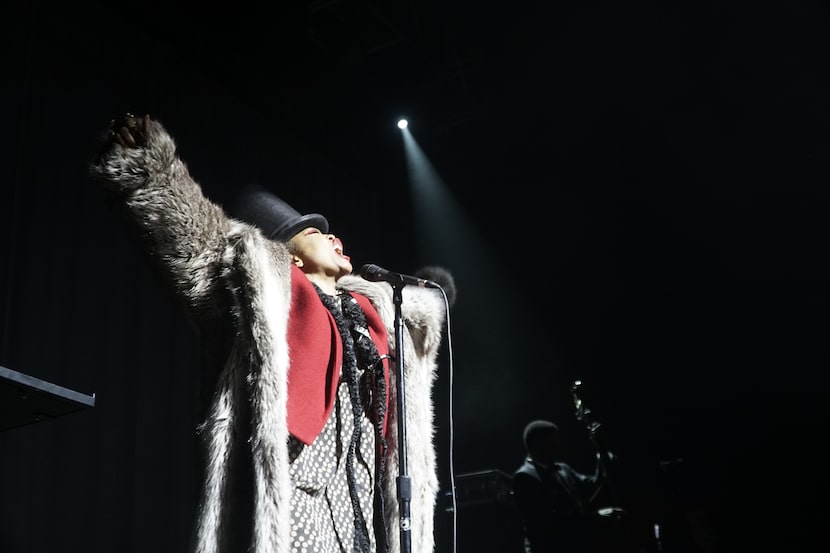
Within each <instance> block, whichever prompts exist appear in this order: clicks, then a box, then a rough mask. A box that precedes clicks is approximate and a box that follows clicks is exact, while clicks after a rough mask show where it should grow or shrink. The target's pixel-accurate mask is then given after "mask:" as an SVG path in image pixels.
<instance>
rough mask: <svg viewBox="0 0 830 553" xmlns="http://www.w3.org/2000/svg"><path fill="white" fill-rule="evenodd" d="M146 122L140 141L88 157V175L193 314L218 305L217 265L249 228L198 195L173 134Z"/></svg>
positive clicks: (219, 269)
mask: <svg viewBox="0 0 830 553" xmlns="http://www.w3.org/2000/svg"><path fill="white" fill-rule="evenodd" d="M149 125H150V126H149V128H148V130H147V142H146V144H145V145H144V146H143V147H140V148H125V147H122V146H120V145H118V144H112V145H110V146H109V147H108V149H106V150H104V151H103V152H102V153H101V154H100V155H99V156H98V157H96V158H95V159H94V160H93V161H92V162H91V164H90V168H89V170H90V175H91V176H92V177H93V178H94V179H95V180H96V181H98V182H100V183H102V184H103V186H105V187H106V188H108V189H110V190H111V191H113V193H114V194H116V195H117V197H119V198H120V199H121V203H122V204H123V205H124V207H125V208H126V211H127V216H128V217H129V218H130V219H131V220H132V221H133V222H134V223H135V224H136V226H137V229H138V232H139V234H140V236H141V238H142V239H144V240H145V241H146V242H147V249H148V251H149V253H150V255H151V256H152V257H153V258H154V259H155V261H156V262H157V263H158V264H159V266H160V267H161V269H162V270H163V271H164V272H165V273H166V274H167V276H168V280H169V281H170V282H171V283H172V285H173V287H174V288H175V291H176V293H177V295H178V296H179V297H181V298H182V299H183V300H184V302H185V303H186V305H187V306H188V307H189V308H190V309H191V310H193V311H195V312H196V313H197V314H198V313H199V312H201V311H204V310H205V309H208V308H215V307H218V305H217V302H216V299H217V298H216V296H217V292H218V290H219V289H220V277H221V272H222V270H223V269H222V267H223V266H227V265H229V264H230V263H231V262H232V257H233V249H234V245H233V244H234V243H236V242H238V241H239V240H240V239H241V237H240V235H242V234H244V233H245V232H248V231H250V229H248V228H246V227H245V226H243V225H242V224H241V223H236V222H234V221H232V220H231V219H229V218H228V217H227V216H226V215H225V213H224V211H223V210H222V208H221V207H220V206H219V205H217V204H215V203H213V202H211V201H210V200H209V199H208V198H206V197H205V196H204V194H203V193H202V190H201V187H200V186H199V184H198V183H197V182H196V181H195V180H194V179H193V178H192V177H191V175H190V173H189V171H188V168H187V166H186V165H185V163H184V162H183V161H182V160H181V159H179V157H178V156H177V154H176V145H175V142H174V141H173V138H172V137H171V136H170V135H169V134H168V133H167V131H166V130H165V129H164V127H163V126H162V125H161V124H160V123H158V122H157V121H152V120H151V121H150V123H149Z"/></svg>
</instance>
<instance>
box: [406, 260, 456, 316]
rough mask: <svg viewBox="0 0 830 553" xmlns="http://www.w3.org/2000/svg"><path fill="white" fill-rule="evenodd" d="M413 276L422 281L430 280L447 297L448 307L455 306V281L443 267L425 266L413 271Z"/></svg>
mask: <svg viewBox="0 0 830 553" xmlns="http://www.w3.org/2000/svg"><path fill="white" fill-rule="evenodd" d="M414 276H416V277H417V278H422V279H424V280H431V281H432V282H434V283H435V284H437V285H438V286H440V287H441V288H442V289H443V290H444V293H445V294H446V295H447V303H449V304H450V307H452V306H453V305H454V304H455V299H456V297H457V296H458V290H457V289H456V287H455V279H454V278H453V276H452V273H450V272H449V270H447V269H445V268H444V267H439V266H438V265H427V266H425V267H421V268H420V269H418V270H417V271H415V275H414Z"/></svg>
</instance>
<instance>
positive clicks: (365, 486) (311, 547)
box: [289, 377, 376, 553]
mask: <svg viewBox="0 0 830 553" xmlns="http://www.w3.org/2000/svg"><path fill="white" fill-rule="evenodd" d="M353 420H354V419H353V414H352V402H351V400H350V398H349V386H348V383H347V382H346V381H345V380H344V379H343V378H342V377H341V379H340V383H339V384H338V390H337V402H336V404H335V407H334V410H333V411H332V414H331V416H330V417H329V420H328V421H327V422H326V424H325V426H324V428H323V431H322V432H321V433H320V435H319V436H317V439H315V440H314V442H313V443H312V444H311V445H305V444H303V443H302V442H300V441H299V440H296V439H295V438H293V437H292V438H291V439H290V440H289V456H290V459H291V460H292V462H291V465H290V468H289V470H290V475H291V481H292V484H293V490H292V494H291V543H292V545H291V550H292V551H293V552H294V553H352V552H353V551H355V545H354V534H355V529H354V509H353V508H352V501H351V499H350V496H349V484H348V480H347V477H346V456H347V454H348V450H349V443H350V442H351V436H352V429H353V427H354V424H353ZM360 420H361V427H362V432H361V437H360V442H359V444H358V447H357V455H356V459H355V462H354V472H355V483H356V488H357V495H358V497H359V498H360V507H361V509H362V511H363V518H364V520H365V521H366V525H367V528H368V533H369V539H370V541H371V548H372V551H375V549H376V546H375V536H374V532H373V531H372V518H373V517H372V489H373V486H374V482H373V477H374V469H375V465H374V458H375V457H374V451H375V434H374V427H373V425H372V422H371V421H370V420H369V418H368V417H367V416H365V415H364V416H362V417H361V419H360Z"/></svg>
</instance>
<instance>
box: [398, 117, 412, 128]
mask: <svg viewBox="0 0 830 553" xmlns="http://www.w3.org/2000/svg"><path fill="white" fill-rule="evenodd" d="M407 125H409V123H408V122H407V120H406V119H399V120H398V128H399V129H405V128H406V126H407Z"/></svg>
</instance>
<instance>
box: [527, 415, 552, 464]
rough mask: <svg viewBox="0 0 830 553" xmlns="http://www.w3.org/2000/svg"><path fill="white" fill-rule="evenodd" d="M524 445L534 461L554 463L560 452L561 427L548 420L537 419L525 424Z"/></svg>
mask: <svg viewBox="0 0 830 553" xmlns="http://www.w3.org/2000/svg"><path fill="white" fill-rule="evenodd" d="M523 438H524V445H525V451H526V452H527V454H528V456H529V457H530V458H531V459H533V460H534V461H540V462H542V463H546V464H549V463H552V462H553V461H554V460H556V457H557V455H558V452H559V427H558V426H556V424H555V423H553V422H551V421H547V420H535V421H531V422H530V423H528V424H527V426H525V429H524V434H523Z"/></svg>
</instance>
